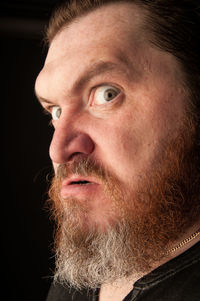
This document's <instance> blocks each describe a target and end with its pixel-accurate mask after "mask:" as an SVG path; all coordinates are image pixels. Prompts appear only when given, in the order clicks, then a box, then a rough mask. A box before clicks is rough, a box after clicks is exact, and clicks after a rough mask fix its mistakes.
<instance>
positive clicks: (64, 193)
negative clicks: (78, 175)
mask: <svg viewBox="0 0 200 301" xmlns="http://www.w3.org/2000/svg"><path fill="white" fill-rule="evenodd" d="M98 188H99V184H96V183H91V184H73V185H63V186H62V187H61V190H60V194H61V197H62V198H67V197H70V196H76V197H78V196H79V197H82V198H88V197H91V196H92V195H93V194H94V193H96V192H97V191H98Z"/></svg>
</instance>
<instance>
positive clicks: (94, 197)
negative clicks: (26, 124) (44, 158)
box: [35, 0, 200, 301]
mask: <svg viewBox="0 0 200 301" xmlns="http://www.w3.org/2000/svg"><path fill="white" fill-rule="evenodd" d="M45 41H46V44H47V45H48V53H47V57H46V59H45V62H44V66H43V67H41V68H42V70H41V71H40V72H39V74H38V76H37V78H36V82H35V94H36V96H37V98H38V100H39V102H40V103H41V105H42V107H43V108H44V109H45V111H46V112H47V113H48V114H49V115H50V118H51V124H52V126H53V129H54V131H53V136H52V140H51V144H50V150H49V154H50V158H51V161H52V164H53V170H54V176H53V177H52V180H51V185H50V188H49V200H48V205H49V210H50V212H51V216H53V218H54V221H55V237H54V240H55V241H54V249H53V252H54V255H55V271H54V277H53V278H54V279H53V281H52V285H51V288H50V290H49V294H48V297H47V301H67V300H74V301H80V300H81V301H86V300H90V301H98V300H100V301H108V300H110V301H122V300H124V301H125V300H126V301H133V300H136V301H140V300H141V301H198V300H200V286H199V284H200V243H199V239H200V2H199V0H181V1H175V0H130V1H126V0H125V1H117V0H116V1H115V0H113V1H112V0H111V1H106V0H85V1H84V0H71V1H62V2H61V3H58V5H57V7H56V8H55V10H54V11H53V12H52V15H51V18H50V20H49V24H48V27H47V30H46V36H45Z"/></svg>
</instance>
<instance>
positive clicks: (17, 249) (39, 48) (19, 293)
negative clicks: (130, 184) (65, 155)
mask: <svg viewBox="0 0 200 301" xmlns="http://www.w3.org/2000/svg"><path fill="white" fill-rule="evenodd" d="M55 2H56V1H53V0H52V1H51V0H48V1H47V0H46V1H44V0H43V1H42V0H40V1H29V0H28V1H8V0H4V1H2V0H1V2H0V41H1V42H0V43H1V46H0V49H1V56H0V58H1V60H0V62H1V94H0V95H1V110H0V112H1V129H2V130H1V134H2V135H1V137H2V138H1V149H2V152H1V154H2V156H1V158H2V164H1V166H2V168H1V171H2V174H1V179H2V180H1V182H2V188H3V189H2V194H1V195H2V196H1V204H2V207H1V221H2V226H1V237H2V238H3V239H2V243H1V246H2V250H3V253H2V257H1V279H3V285H2V292H1V295H2V298H3V299H4V300H21V301H22V300H26V301H40V300H41V301H42V300H45V298H46V295H47V292H48V289H49V286H50V283H51V277H52V269H53V268H54V258H53V254H52V252H51V248H52V242H53V223H52V222H51V221H50V219H49V213H48V212H47V210H46V208H45V201H46V198H47V194H46V191H47V183H46V176H47V174H48V173H49V172H51V170H52V167H51V161H50V159H49V156H48V148H49V143H50V139H51V135H52V129H51V128H50V127H49V126H48V118H47V116H46V117H45V115H44V114H43V112H42V109H41V107H40V105H39V103H38V102H37V100H36V97H35V95H34V82H35V78H36V76H37V74H38V73H39V71H40V69H41V68H42V65H43V62H44V59H45V56H46V49H45V48H44V46H43V43H42V35H43V30H44V26H45V24H46V23H47V20H48V18H49V16H50V13H51V11H52V9H53V8H54V5H55Z"/></svg>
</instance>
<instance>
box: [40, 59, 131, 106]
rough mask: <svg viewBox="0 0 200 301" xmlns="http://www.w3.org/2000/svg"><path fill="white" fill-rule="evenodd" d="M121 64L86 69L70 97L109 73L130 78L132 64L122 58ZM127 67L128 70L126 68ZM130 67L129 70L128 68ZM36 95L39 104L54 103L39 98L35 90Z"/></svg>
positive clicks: (101, 63) (99, 65)
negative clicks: (93, 80)
mask: <svg viewBox="0 0 200 301" xmlns="http://www.w3.org/2000/svg"><path fill="white" fill-rule="evenodd" d="M120 62H121V63H122V64H119V63H118V64H117V63H114V62H110V61H103V60H101V61H99V62H96V63H94V64H93V65H92V66H90V67H89V68H88V69H86V70H85V71H84V72H83V74H81V75H80V76H79V77H78V79H77V80H76V81H75V82H74V84H73V86H72V88H71V92H70V95H74V94H76V93H77V92H78V91H81V90H82V89H83V88H84V86H85V85H86V84H87V83H88V82H89V81H90V80H91V79H92V78H94V77H96V76H99V75H103V74H104V73H108V72H112V71H115V72H117V73H119V74H123V76H126V77H127V76H128V73H129V72H128V69H130V64H129V62H128V61H127V60H126V59H124V58H122V57H121V58H120ZM121 65H123V66H124V67H122V66H121ZM125 67H126V68H125ZM128 67H129V68H128ZM35 95H36V97H37V99H38V100H39V102H41V103H43V102H45V103H49V104H51V103H52V102H51V101H50V100H48V99H45V98H43V97H41V96H39V95H38V94H37V91H36V90H35Z"/></svg>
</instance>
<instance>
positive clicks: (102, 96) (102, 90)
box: [93, 85, 120, 105]
mask: <svg viewBox="0 0 200 301" xmlns="http://www.w3.org/2000/svg"><path fill="white" fill-rule="evenodd" d="M119 93H120V91H119V89H117V88H115V87H112V86H107V85H105V86H101V87H98V88H97V89H96V91H95V92H94V95H93V104H94V105H101V104H105V103H108V102H110V101H112V100H113V99H114V98H115V97H117V95H118V94H119Z"/></svg>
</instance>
